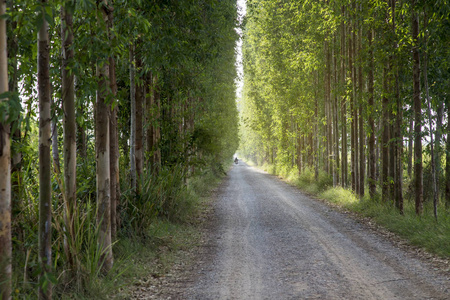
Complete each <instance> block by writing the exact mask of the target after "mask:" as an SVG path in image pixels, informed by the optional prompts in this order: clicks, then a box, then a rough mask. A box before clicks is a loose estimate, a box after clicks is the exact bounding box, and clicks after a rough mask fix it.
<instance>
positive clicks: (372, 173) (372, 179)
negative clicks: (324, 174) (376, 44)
mask: <svg viewBox="0 0 450 300" xmlns="http://www.w3.org/2000/svg"><path fill="white" fill-rule="evenodd" d="M367 39H368V43H369V70H368V72H369V74H368V82H367V86H368V92H369V101H368V104H369V107H368V111H369V124H368V125H369V165H368V169H369V176H368V181H369V195H370V197H371V198H373V197H375V193H376V190H377V185H376V181H377V176H376V160H375V122H374V119H373V116H374V112H375V108H374V98H373V97H374V80H373V68H374V61H373V49H372V28H369V30H368V31H367Z"/></svg>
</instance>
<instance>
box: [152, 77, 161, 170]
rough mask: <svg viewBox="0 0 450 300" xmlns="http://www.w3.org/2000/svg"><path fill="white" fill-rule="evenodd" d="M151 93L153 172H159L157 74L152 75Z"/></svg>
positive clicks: (159, 136) (159, 101)
mask: <svg viewBox="0 0 450 300" xmlns="http://www.w3.org/2000/svg"><path fill="white" fill-rule="evenodd" d="M153 94H154V101H155V102H154V107H153V109H154V114H153V116H154V119H153V124H155V125H154V127H153V149H154V150H153V166H152V167H153V172H154V174H159V171H160V169H161V148H160V147H159V140H160V139H161V95H160V92H159V82H158V76H156V75H154V76H153Z"/></svg>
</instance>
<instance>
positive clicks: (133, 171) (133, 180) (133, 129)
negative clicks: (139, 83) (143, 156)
mask: <svg viewBox="0 0 450 300" xmlns="http://www.w3.org/2000/svg"><path fill="white" fill-rule="evenodd" d="M135 78H136V69H135V61H134V44H133V42H132V44H131V45H130V102H131V117H130V119H131V120H130V121H131V127H130V178H131V190H132V191H134V192H136V180H137V179H136V80H135Z"/></svg>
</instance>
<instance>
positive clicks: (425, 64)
mask: <svg viewBox="0 0 450 300" xmlns="http://www.w3.org/2000/svg"><path fill="white" fill-rule="evenodd" d="M424 27H425V29H426V28H427V16H426V14H425V24H424ZM425 32H426V31H425ZM425 39H426V42H425V43H426V46H427V47H426V48H425V53H424V56H423V74H424V75H423V77H424V78H423V80H424V81H425V95H426V98H427V105H428V107H427V108H428V109H427V111H428V124H429V126H430V148H431V178H432V185H433V212H434V218H435V219H436V221H437V218H438V216H437V204H438V189H437V179H436V160H435V153H434V138H433V121H432V118H431V99H430V95H429V90H428V41H427V40H428V34H427V33H425Z"/></svg>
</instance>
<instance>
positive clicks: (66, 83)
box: [61, 1, 77, 269]
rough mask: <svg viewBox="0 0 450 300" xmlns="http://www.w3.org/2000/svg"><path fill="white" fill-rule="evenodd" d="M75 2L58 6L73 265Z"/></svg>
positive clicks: (68, 250)
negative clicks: (59, 11) (73, 64)
mask: <svg viewBox="0 0 450 300" xmlns="http://www.w3.org/2000/svg"><path fill="white" fill-rule="evenodd" d="M73 5H74V3H72V2H69V1H66V2H65V3H64V7H62V8H61V42H62V52H63V53H62V56H63V60H62V93H61V97H62V103H63V120H64V123H63V129H64V193H65V197H64V204H65V205H64V206H65V209H64V218H65V226H66V229H65V230H66V232H67V235H66V237H65V238H68V239H70V242H69V244H68V245H67V241H65V251H66V254H67V256H68V260H69V264H70V265H71V267H72V269H74V267H75V265H74V261H73V259H76V257H75V256H76V255H77V254H76V253H72V251H74V249H75V248H74V247H73V246H74V245H75V238H76V237H75V229H74V220H75V216H74V213H75V207H76V201H77V200H76V196H77V184H76V166H77V154H76V150H77V139H76V138H77V135H76V121H75V110H76V106H75V86H74V75H73V71H72V70H71V69H70V66H71V64H72V63H73V57H74V51H73V48H72V47H73V16H72V14H71V12H72V11H73V9H74V7H73Z"/></svg>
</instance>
